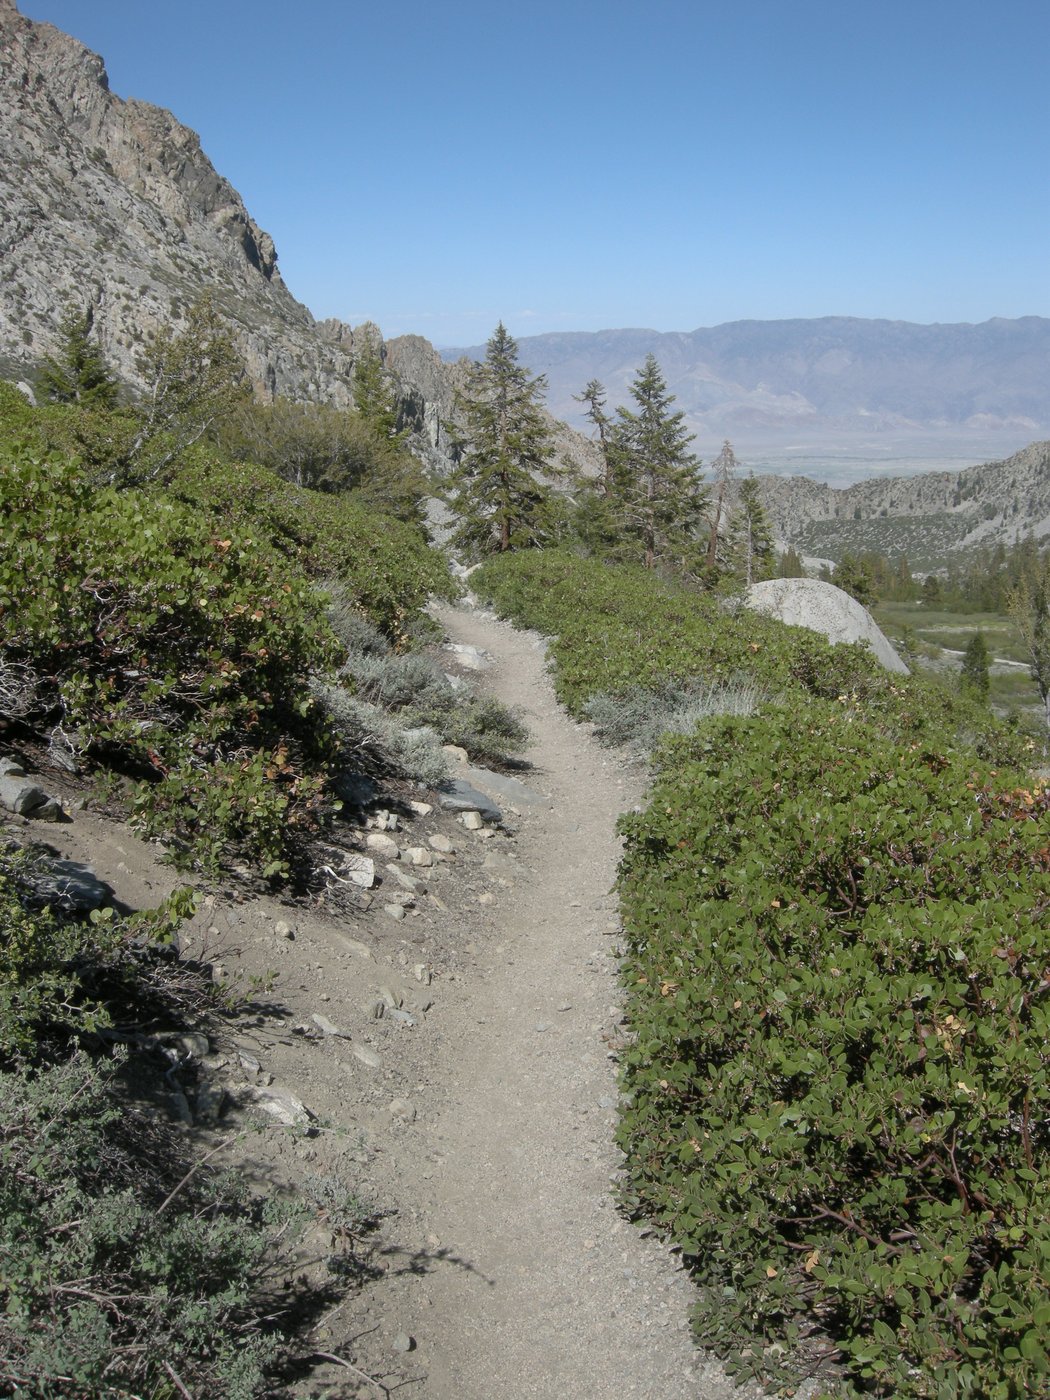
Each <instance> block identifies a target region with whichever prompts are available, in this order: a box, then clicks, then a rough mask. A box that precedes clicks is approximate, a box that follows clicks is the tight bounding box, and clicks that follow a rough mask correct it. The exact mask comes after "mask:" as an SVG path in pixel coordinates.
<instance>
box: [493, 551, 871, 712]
mask: <svg viewBox="0 0 1050 1400" xmlns="http://www.w3.org/2000/svg"><path fill="white" fill-rule="evenodd" d="M471 587H472V588H473V589H474V590H475V591H476V592H477V593H478V594H479V595H480V596H481V597H483V598H486V599H487V600H489V601H490V602H492V603H493V604H494V605H495V606H496V608H497V609H498V611H499V612H500V613H501V614H502V615H504V616H507V617H510V618H512V619H513V620H514V621H515V622H517V623H519V624H520V625H522V626H526V627H534V628H536V629H537V630H538V631H540V632H543V633H546V634H547V635H548V636H550V637H552V639H553V640H552V642H551V646H550V655H551V659H552V663H553V669H554V683H555V689H556V692H557V695H558V698H559V699H560V700H561V701H562V702H563V703H564V704H565V705H566V706H567V707H568V708H569V709H570V710H571V711H572V712H573V713H574V714H576V715H577V716H581V717H582V715H583V713H584V709H585V706H586V703H587V701H588V700H589V698H590V697H591V696H592V695H595V694H598V693H605V694H609V695H614V696H615V695H624V694H629V693H630V692H631V691H633V690H637V689H639V688H641V689H643V690H647V691H654V692H660V691H661V690H665V689H666V687H667V686H668V685H671V684H674V685H677V684H679V683H683V682H685V683H689V684H690V685H694V684H699V685H712V684H716V683H724V682H726V681H733V680H736V679H738V678H740V677H742V676H753V677H754V678H755V679H756V680H758V681H759V682H760V683H761V684H762V685H764V686H767V687H769V688H771V689H779V688H781V687H783V686H786V685H790V684H792V683H797V684H799V685H802V686H804V687H805V688H806V690H807V691H809V692H810V693H812V694H822V695H835V694H838V693H839V691H841V690H842V689H858V690H861V691H865V690H866V689H867V688H869V687H870V686H872V685H873V684H875V685H877V684H881V677H880V674H879V671H878V668H877V666H876V663H875V661H874V659H873V658H872V657H871V655H870V653H868V652H867V651H865V650H864V649H863V648H862V647H860V646H850V647H833V646H831V645H830V644H829V643H828V642H826V641H825V640H824V638H823V637H819V636H817V635H816V634H815V633H813V632H808V631H806V630H804V629H802V628H798V627H791V628H789V627H784V626H783V625H782V624H781V623H777V622H773V621H771V620H770V619H768V618H764V617H761V616H759V615H758V614H756V613H753V612H750V611H748V610H747V609H734V608H732V607H728V606H723V605H722V604H721V603H720V601H719V600H718V599H717V598H715V597H714V596H712V595H710V594H705V593H702V592H699V591H698V590H697V589H695V588H690V587H688V586H687V585H684V584H680V583H673V582H668V581H664V580H661V579H659V578H657V577H654V575H653V573H652V572H651V571H650V570H647V569H643V568H640V567H639V568H634V567H629V566H627V565H620V566H615V567H614V566H611V565H608V564H603V563H600V562H598V561H596V560H590V559H581V558H578V557H576V556H574V555H571V554H564V553H559V552H556V551H543V552H541V551H536V550H530V551H527V552H522V553H521V554H516V555H506V556H503V557H501V558H499V559H495V560H492V561H490V562H488V563H486V564H484V565H483V566H482V568H480V569H478V570H476V571H475V572H474V573H473V574H472V575H471Z"/></svg>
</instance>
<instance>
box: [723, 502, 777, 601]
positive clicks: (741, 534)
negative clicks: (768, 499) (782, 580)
mask: <svg viewBox="0 0 1050 1400" xmlns="http://www.w3.org/2000/svg"><path fill="white" fill-rule="evenodd" d="M733 535H734V543H735V549H736V560H737V570H736V571H737V574H738V576H739V578H740V581H741V582H742V583H743V585H744V587H745V588H750V587H751V585H752V584H753V583H758V582H760V581H761V580H762V579H767V578H770V577H771V576H772V573H773V567H774V563H775V559H776V552H775V550H774V549H773V532H772V530H771V529H770V528H769V518H768V516H767V515H766V512H765V508H764V507H763V505H762V499H761V497H760V496H759V493H758V482H757V481H756V480H755V478H754V476H753V475H748V477H747V479H746V480H745V481H742V482H741V483H740V498H739V500H738V502H737V508H736V511H735V513H734V530H733Z"/></svg>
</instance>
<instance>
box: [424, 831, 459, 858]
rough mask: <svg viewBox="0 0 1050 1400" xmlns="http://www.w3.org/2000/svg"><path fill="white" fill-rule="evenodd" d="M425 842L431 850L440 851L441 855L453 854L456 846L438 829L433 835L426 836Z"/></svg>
mask: <svg viewBox="0 0 1050 1400" xmlns="http://www.w3.org/2000/svg"><path fill="white" fill-rule="evenodd" d="M427 843H428V845H429V846H430V847H431V848H432V849H433V850H435V851H440V852H441V854H442V855H445V856H451V855H455V852H456V848H455V846H454V845H453V844H452V841H451V840H450V839H449V837H447V836H445V835H444V834H443V833H442V832H440V831H439V832H437V833H436V834H435V835H433V836H428V837H427Z"/></svg>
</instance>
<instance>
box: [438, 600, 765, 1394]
mask: <svg viewBox="0 0 1050 1400" xmlns="http://www.w3.org/2000/svg"><path fill="white" fill-rule="evenodd" d="M440 621H441V623H442V625H443V626H444V627H445V628H446V629H447V631H448V633H449V635H450V637H452V638H453V640H455V641H458V642H462V643H467V644H469V645H472V646H476V647H479V648H482V649H483V650H485V651H486V652H489V653H490V654H491V655H492V656H493V657H494V658H496V663H495V665H494V666H493V667H492V669H491V670H490V671H488V672H487V673H486V677H485V681H486V687H487V688H488V689H490V690H491V691H492V692H493V693H494V694H496V695H497V696H498V697H499V698H500V699H501V700H503V701H505V702H507V703H509V704H512V705H516V706H519V707H520V708H521V709H522V710H523V711H524V713H525V717H526V719H527V721H528V724H529V727H530V730H531V732H532V735H533V744H532V747H531V748H530V750H529V757H530V760H531V762H532V763H533V765H534V772H533V773H532V774H531V775H529V777H528V781H529V783H530V785H531V786H532V787H534V788H536V789H537V790H538V791H540V792H542V793H543V794H544V795H545V796H546V797H548V798H549V806H547V808H546V809H545V810H543V809H541V810H540V811H539V812H538V813H537V814H535V815H533V816H532V817H530V819H529V820H528V821H527V822H525V823H523V828H522V839H523V840H524V841H525V843H526V844H525V846H524V849H523V855H524V861H525V866H526V873H525V874H524V876H523V878H521V879H519V880H518V881H517V882H516V884H515V888H514V890H513V894H512V895H511V896H509V897H508V898H507V899H506V901H505V904H503V901H501V904H503V907H502V908H501V909H500V911H499V912H500V916H501V927H500V937H499V947H500V948H501V949H502V952H500V953H498V954H497V953H495V951H494V950H493V951H491V952H490V954H489V958H488V965H487V966H486V959H485V957H484V955H483V952H482V949H481V948H479V976H478V977H477V979H476V980H475V982H474V984H473V995H472V997H471V1000H470V1004H469V1007H461V1008H460V1014H461V1015H462V1017H463V1024H461V1025H460V1026H459V1028H458V1032H459V1033H458V1035H457V1036H456V1037H455V1039H454V1040H450V1041H446V1043H447V1044H455V1047H456V1056H455V1057H456V1064H455V1070H454V1072H453V1071H450V1070H446V1073H447V1074H450V1075H451V1074H454V1087H453V1088H452V1090H451V1092H450V1093H449V1094H448V1096H447V1101H446V1102H445V1103H444V1104H443V1105H442V1107H441V1110H440V1112H439V1113H438V1115H437V1117H436V1120H435V1121H434V1122H433V1124H432V1130H431V1141H432V1143H433V1144H436V1145H437V1152H438V1158H439V1161H440V1171H439V1172H437V1173H435V1175H434V1176H433V1177H432V1178H431V1180H430V1181H429V1182H428V1183H427V1186H428V1187H429V1199H425V1200H424V1201H423V1203H422V1211H423V1214H424V1216H425V1217H426V1219H427V1221H428V1225H429V1229H430V1231H431V1237H432V1239H437V1240H439V1241H440V1244H441V1247H442V1248H443V1249H444V1250H447V1251H448V1252H449V1253H450V1254H451V1255H454V1256H455V1257H456V1258H457V1259H458V1260H460V1261H463V1263H464V1264H465V1265H466V1266H467V1267H458V1268H446V1269H443V1270H439V1271H435V1272H433V1273H432V1274H430V1275H429V1277H428V1279H427V1281H426V1284H425V1285H424V1286H425V1288H426V1294H427V1304H428V1306H427V1307H426V1309H425V1316H424V1317H422V1318H421V1319H420V1323H419V1325H418V1327H417V1340H418V1345H419V1350H420V1360H421V1361H423V1360H424V1358H425V1365H426V1375H425V1378H424V1379H423V1384H422V1392H421V1393H423V1394H425V1395H426V1396H427V1397H428V1400H526V1397H537V1400H539V1397H545V1398H549V1400H554V1397H559V1400H560V1398H561V1397H574V1400H608V1398H609V1397H613V1396H616V1397H619V1396H645V1397H660V1398H661V1400H676V1397H687V1396H688V1397H693V1400H696V1398H697V1397H711V1398H712V1400H714V1397H721V1396H726V1397H728V1396H730V1395H733V1396H735V1397H739V1396H740V1394H741V1392H740V1391H739V1390H737V1389H736V1388H735V1387H734V1386H732V1385H731V1383H730V1382H729V1381H728V1380H727V1379H726V1378H725V1376H724V1374H723V1373H722V1372H721V1370H720V1368H718V1367H716V1366H714V1365H712V1364H710V1363H707V1362H705V1361H704V1360H703V1359H702V1358H701V1357H700V1356H699V1354H698V1353H697V1352H695V1351H694V1349H693V1347H692V1345H691V1343H690V1340H689V1333H688V1327H687V1313H688V1308H689V1305H690V1302H691V1295H690V1289H689V1285H688V1283H687V1281H686V1279H685V1277H684V1275H683V1274H682V1272H681V1271H680V1270H679V1269H678V1268H677V1267H676V1266H675V1263H674V1260H673V1258H672V1257H671V1256H670V1255H669V1254H668V1253H667V1252H666V1251H665V1250H664V1249H663V1248H661V1247H660V1246H659V1245H658V1244H657V1243H656V1242H655V1241H653V1240H651V1239H645V1238H643V1237H642V1236H641V1235H640V1233H639V1232H638V1231H637V1230H636V1229H635V1228H634V1227H633V1226H631V1225H629V1224H627V1223H626V1222H625V1221H624V1220H623V1219H622V1218H621V1217H620V1216H619V1214H618V1213H617V1211H616V1209H615V1206H614V1204H613V1201H612V1198H611V1195H610V1177H611V1176H612V1175H613V1174H614V1173H615V1171H616V1168H617V1163H618V1158H617V1153H616V1150H615V1148H614V1146H613V1143H612V1133H613V1129H614V1123H615V1114H614V1104H615V1095H616V1080H615V1068H614V1064H613V1061H612V1059H611V1057H610V1054H609V1051H608V1048H607V1044H606V1042H605V1040H603V1038H602V1030H603V1028H608V1026H609V1025H610V1023H614V1022H615V1016H616V1010H617V1008H616V999H617V987H616V980H615V964H614V959H613V956H612V955H611V947H610V945H611V944H612V943H613V941H614V940H612V939H611V938H610V937H609V936H608V932H609V928H610V922H611V921H614V920H615V899H614V898H613V897H612V896H611V895H610V889H611V886H612V883H613V879H614V877H615V871H616V864H617V860H618V857H619V850H620V843H619V840H618V838H617V837H616V835H615V822H616V816H617V814H618V813H619V812H620V811H622V810H624V808H625V807H627V806H630V805H631V804H632V803H633V802H635V801H636V800H637V799H638V796H639V792H638V790H637V787H638V782H637V779H635V778H632V777H631V776H630V775H629V774H625V772H624V770H623V768H622V766H621V765H620V764H618V763H617V762H616V761H615V760H614V759H613V758H611V757H608V756H606V755H603V754H602V752H601V750H600V749H599V748H598V747H597V746H596V745H595V744H594V742H593V741H592V740H591V738H590V736H589V733H588V731H587V730H586V729H585V728H582V727H580V726H578V725H576V724H575V723H573V721H572V720H571V719H569V718H568V717H567V716H566V715H565V714H564V712H562V711H561V710H560V709H559V708H558V706H557V705H556V703H555V701H554V697H553V692H552V689H551V685H550V681H549V679H548V677H547V674H546V671H545V666H544V655H543V650H542V646H541V644H540V643H539V641H538V639H537V638H536V637H535V636H533V635H531V634H529V633H522V632H518V631H515V630H514V629H512V628H510V627H508V626H507V625H506V624H504V623H501V622H499V621H498V620H496V619H494V618H492V617H491V616H490V615H487V614H485V613H480V612H472V611H469V610H466V609H447V610H444V611H442V612H441V614H440ZM436 1069H437V1067H436V1066H435V1070H436Z"/></svg>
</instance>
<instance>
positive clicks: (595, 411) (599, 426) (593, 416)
mask: <svg viewBox="0 0 1050 1400" xmlns="http://www.w3.org/2000/svg"><path fill="white" fill-rule="evenodd" d="M573 398H574V399H575V400H576V402H577V403H585V404H586V405H587V412H586V413H585V414H584V417H585V418H586V419H587V420H588V422H590V423H592V424H593V425H594V434H595V438H596V440H597V443H598V451H599V452H600V453H601V459H602V466H601V471H600V472H599V475H598V489H599V490H600V491H601V493H602V495H603V496H607V495H608V494H609V492H610V490H611V489H612V474H613V464H612V454H611V443H612V432H613V422H612V419H611V418H610V417H609V415H608V414H607V413H606V411H605V405H606V403H607V402H608V400H607V399H606V396H605V385H604V384H603V383H602V382H601V380H600V379H592V380H590V381H589V383H588V384H587V385H586V386H585V388H584V389H583V391H582V392H581V393H579V394H573Z"/></svg>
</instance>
